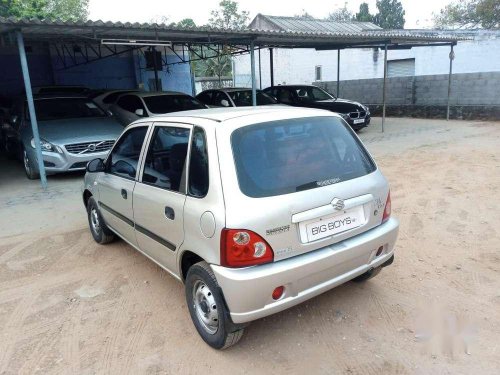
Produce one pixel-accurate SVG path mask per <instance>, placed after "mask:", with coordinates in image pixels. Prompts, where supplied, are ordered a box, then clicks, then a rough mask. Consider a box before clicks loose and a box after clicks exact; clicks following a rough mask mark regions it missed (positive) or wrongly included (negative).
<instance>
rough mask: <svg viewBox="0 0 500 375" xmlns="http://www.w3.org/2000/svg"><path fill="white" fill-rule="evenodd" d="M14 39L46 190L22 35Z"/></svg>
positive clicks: (19, 34) (40, 171) (39, 166)
mask: <svg viewBox="0 0 500 375" xmlns="http://www.w3.org/2000/svg"><path fill="white" fill-rule="evenodd" d="M16 37H17V46H18V48H19V57H20V59H21V69H22V72H23V80H24V89H25V91H26V100H27V101H28V111H29V114H30V122H31V128H32V131H33V139H34V140H35V150H36V158H37V162H38V171H39V173H40V181H41V183H42V188H43V189H47V176H46V174H45V167H44V165H43V155H42V147H41V145H40V134H39V133H38V121H37V120H36V112H35V103H34V102H33V93H32V91H31V80H30V73H29V70H28V61H27V60H26V50H25V49H24V39H23V34H22V33H21V32H20V31H17V32H16ZM28 147H29V146H28Z"/></svg>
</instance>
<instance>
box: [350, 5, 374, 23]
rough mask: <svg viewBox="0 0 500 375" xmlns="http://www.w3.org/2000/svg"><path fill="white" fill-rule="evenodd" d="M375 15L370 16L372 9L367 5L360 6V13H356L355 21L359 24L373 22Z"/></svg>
mask: <svg viewBox="0 0 500 375" xmlns="http://www.w3.org/2000/svg"><path fill="white" fill-rule="evenodd" d="M373 17H374V16H373V15H371V14H370V9H369V8H368V4H367V3H361V4H360V5H359V12H358V13H356V16H355V19H356V21H359V22H373Z"/></svg>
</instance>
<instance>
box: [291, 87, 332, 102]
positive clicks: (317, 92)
mask: <svg viewBox="0 0 500 375" xmlns="http://www.w3.org/2000/svg"><path fill="white" fill-rule="evenodd" d="M295 91H296V92H297V96H298V97H299V99H300V100H304V101H312V102H317V101H320V100H331V99H335V98H334V97H333V96H332V95H330V94H329V93H327V92H326V91H323V90H321V89H320V88H317V87H308V86H304V87H297V88H296V89H295Z"/></svg>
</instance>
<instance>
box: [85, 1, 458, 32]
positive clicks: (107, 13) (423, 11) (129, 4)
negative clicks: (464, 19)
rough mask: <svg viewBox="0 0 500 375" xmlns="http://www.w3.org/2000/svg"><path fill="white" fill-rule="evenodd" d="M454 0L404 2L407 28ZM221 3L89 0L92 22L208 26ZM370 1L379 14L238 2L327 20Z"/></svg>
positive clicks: (318, 5) (334, 4)
mask: <svg viewBox="0 0 500 375" xmlns="http://www.w3.org/2000/svg"><path fill="white" fill-rule="evenodd" d="M451 1H452V0H401V2H402V4H403V8H404V9H405V11H406V16H405V19H406V24H405V28H407V29H415V28H429V27H432V14H433V13H437V12H439V10H440V9H442V8H443V7H444V6H445V5H446V4H448V3H449V2H451ZM219 2H220V0H180V1H177V0H140V1H138V0H90V2H89V12H90V14H89V19H91V20H99V19H100V20H103V21H122V22H123V21H126V22H150V21H152V20H159V19H161V17H167V18H168V21H169V22H177V21H180V20H181V19H183V18H192V19H193V20H194V21H195V23H196V24H197V25H203V24H206V23H207V22H208V20H209V18H210V11H211V10H212V9H216V8H217V7H218V3H219ZM362 2H367V3H368V5H369V8H370V13H372V14H374V13H376V7H375V3H376V1H375V0H350V1H348V2H345V1H338V0H331V1H328V0H301V1H298V0H239V1H238V3H239V5H240V9H241V10H247V11H249V13H250V19H253V17H255V16H256V15H257V14H258V13H262V14H267V15H275V16H294V15H297V14H300V13H302V11H303V10H305V11H306V12H307V13H309V14H311V15H312V16H314V17H317V18H324V17H326V16H328V14H329V13H330V12H332V11H334V10H335V9H337V8H342V7H343V6H344V4H347V8H348V9H349V10H350V11H352V12H353V13H355V12H357V11H358V10H359V5H360V4H361V3H362Z"/></svg>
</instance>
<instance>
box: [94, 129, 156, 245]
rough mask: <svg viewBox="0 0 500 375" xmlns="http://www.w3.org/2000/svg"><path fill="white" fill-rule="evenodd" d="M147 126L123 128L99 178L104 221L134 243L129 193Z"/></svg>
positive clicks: (132, 189) (100, 201) (130, 194)
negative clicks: (123, 131) (104, 170)
mask: <svg viewBox="0 0 500 375" xmlns="http://www.w3.org/2000/svg"><path fill="white" fill-rule="evenodd" d="M147 131H148V126H147V125H141V126H136V127H133V128H131V129H129V130H127V131H126V132H125V133H124V134H123V135H122V136H121V137H120V139H119V140H118V141H117V142H116V145H115V146H114V147H113V150H112V151H111V153H110V154H109V156H108V158H107V160H106V172H105V173H103V174H102V175H101V176H100V177H99V181H98V186H99V207H100V209H101V213H102V215H103V216H104V220H105V221H106V223H107V224H108V226H110V227H111V228H112V229H113V230H115V231H116V232H117V233H118V234H119V235H120V236H121V237H123V238H124V239H125V240H127V241H129V242H130V243H132V244H133V245H136V240H135V234H134V214H133V211H132V194H133V191H134V186H135V183H136V180H135V179H136V176H137V171H138V165H139V158H140V155H141V151H142V149H143V147H144V140H145V138H146V134H147Z"/></svg>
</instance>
